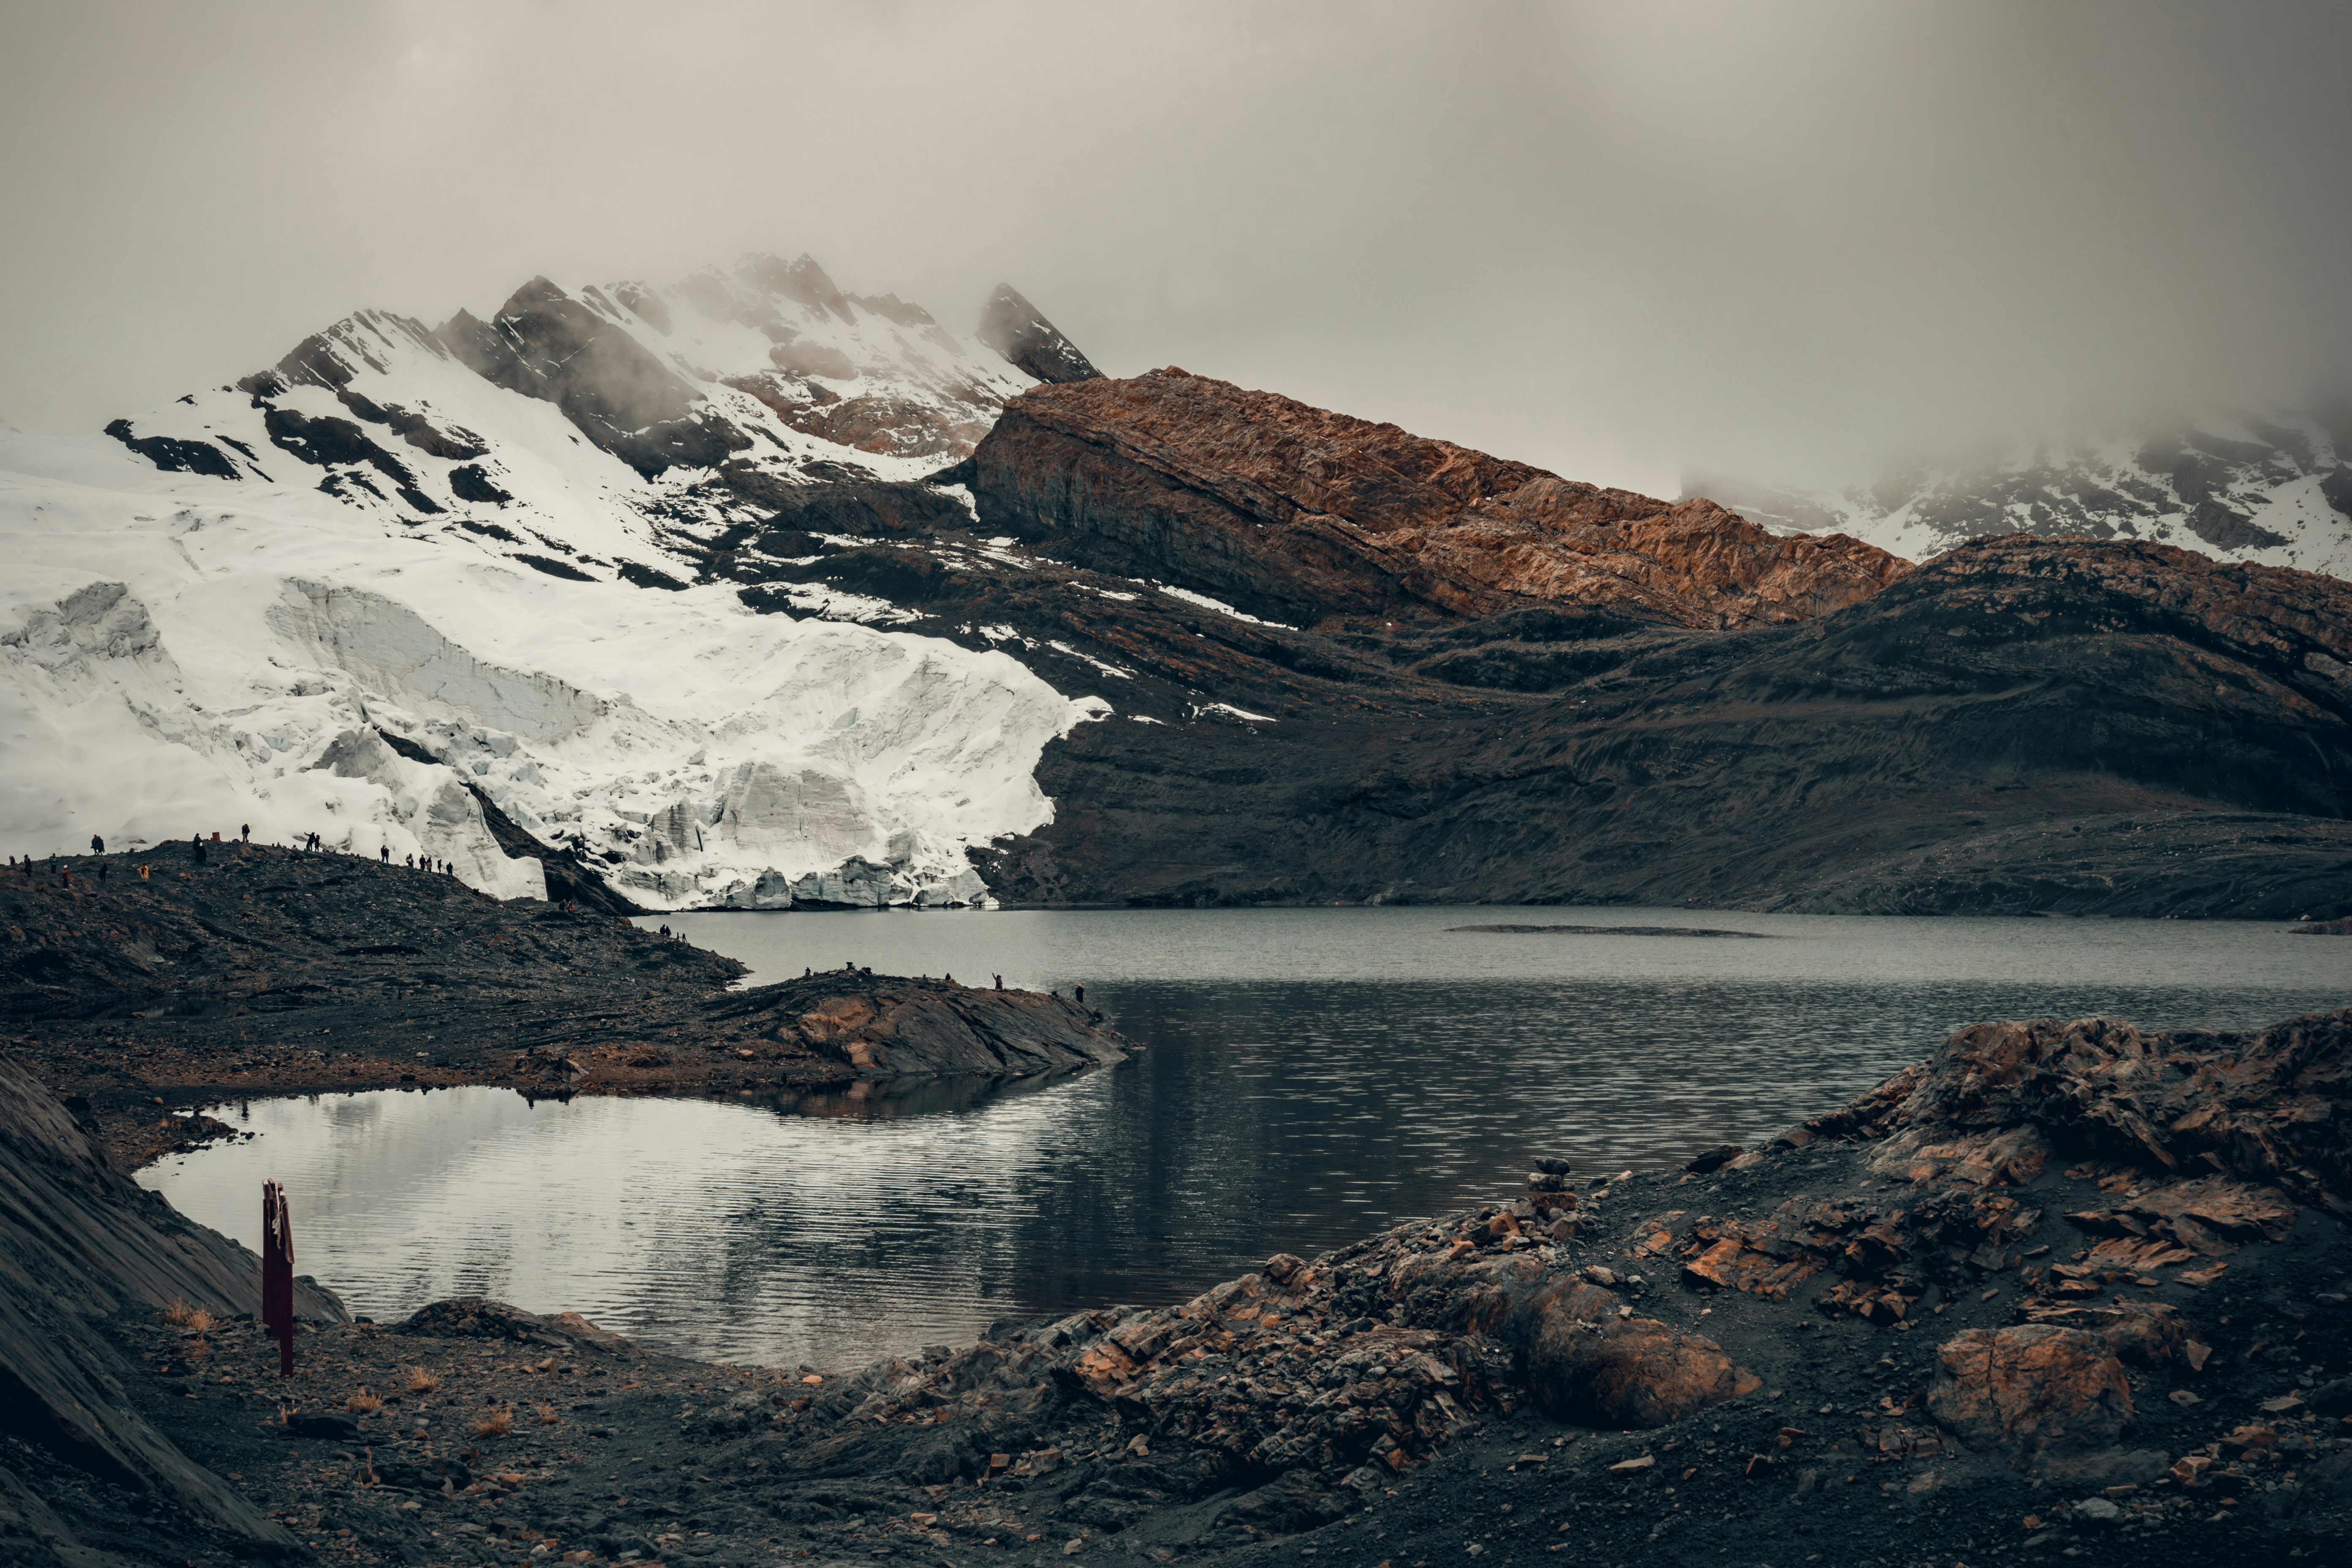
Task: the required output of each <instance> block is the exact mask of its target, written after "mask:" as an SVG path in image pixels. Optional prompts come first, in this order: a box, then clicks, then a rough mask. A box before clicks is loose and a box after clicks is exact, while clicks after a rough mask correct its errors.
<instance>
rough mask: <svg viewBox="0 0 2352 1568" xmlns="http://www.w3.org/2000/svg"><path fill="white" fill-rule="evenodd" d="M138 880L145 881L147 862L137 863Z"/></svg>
mask: <svg viewBox="0 0 2352 1568" xmlns="http://www.w3.org/2000/svg"><path fill="white" fill-rule="evenodd" d="M139 879H140V880H141V881H142V882H143V881H145V880H146V879H147V862H145V861H144V860H142V861H141V862H140V863H139Z"/></svg>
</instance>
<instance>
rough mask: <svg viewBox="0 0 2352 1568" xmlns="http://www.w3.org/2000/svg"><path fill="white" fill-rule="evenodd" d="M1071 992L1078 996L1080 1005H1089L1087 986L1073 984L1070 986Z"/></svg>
mask: <svg viewBox="0 0 2352 1568" xmlns="http://www.w3.org/2000/svg"><path fill="white" fill-rule="evenodd" d="M1070 994H1071V995H1073V996H1075V997H1076V998H1077V999H1078V1005H1079V1006H1081V1007H1083V1006H1085V1005H1087V988H1086V987H1085V986H1083V985H1073V986H1071V987H1070Z"/></svg>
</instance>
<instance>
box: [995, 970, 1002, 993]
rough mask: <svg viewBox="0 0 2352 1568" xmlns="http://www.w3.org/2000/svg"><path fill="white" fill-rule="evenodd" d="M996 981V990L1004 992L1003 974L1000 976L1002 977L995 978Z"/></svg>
mask: <svg viewBox="0 0 2352 1568" xmlns="http://www.w3.org/2000/svg"><path fill="white" fill-rule="evenodd" d="M995 979H996V988H997V989H998V990H999V991H1002V990H1003V989H1004V976H1003V975H1002V974H1000V975H997V976H996V977H995Z"/></svg>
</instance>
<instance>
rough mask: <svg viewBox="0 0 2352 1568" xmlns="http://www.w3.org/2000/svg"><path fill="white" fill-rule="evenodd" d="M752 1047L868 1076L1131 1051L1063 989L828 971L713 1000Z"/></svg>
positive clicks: (714, 1009) (1057, 1061)
mask: <svg viewBox="0 0 2352 1568" xmlns="http://www.w3.org/2000/svg"><path fill="white" fill-rule="evenodd" d="M707 1013H708V1016H709V1019H710V1020H711V1023H712V1025H713V1026H714V1027H724V1028H728V1029H730V1030H731V1031H732V1036H731V1037H733V1038H735V1039H739V1040H741V1041H744V1042H746V1044H747V1045H748V1046H749V1047H751V1048H752V1049H755V1050H756V1049H760V1048H763V1047H765V1046H767V1045H770V1044H773V1043H781V1044H782V1045H784V1046H786V1047H789V1048H791V1049H793V1050H795V1051H803V1052H809V1053H813V1054H814V1055H817V1056H820V1057H824V1058H831V1059H833V1060H835V1061H837V1062H841V1063H844V1064H845V1065H846V1066H847V1067H849V1068H851V1070H852V1071H854V1072H855V1073H856V1075H857V1076H858V1077H860V1078H867V1079H887V1078H933V1077H940V1076H946V1075H953V1076H959V1077H981V1078H1022V1077H1027V1076H1029V1075H1031V1074H1034V1073H1044V1072H1056V1071H1060V1070H1063V1069H1066V1068H1082V1067H1108V1066H1109V1065H1111V1064H1113V1063H1115V1062H1120V1061H1124V1060H1126V1059H1127V1050H1126V1048H1125V1046H1126V1042H1124V1041H1123V1040H1121V1039H1120V1038H1119V1037H1118V1036H1117V1035H1116V1034H1113V1033H1112V1032H1111V1031H1109V1030H1108V1029H1106V1028H1104V1027H1102V1015H1101V1014H1099V1013H1090V1012H1088V1011H1087V1009H1086V1008H1084V1007H1081V1006H1079V1005H1077V1004H1076V1003H1075V1002H1072V1001H1069V1000H1067V999H1066V998H1063V997H1061V996H1058V995H1055V996H1040V995H1038V994H1036V993H1035V992H1034V991H995V990H986V989H982V988H980V987H977V986H970V985H960V984H956V983H955V982H953V981H946V980H941V981H933V980H908V979H907V978H905V977H904V976H900V975H873V974H864V973H857V974H852V973H845V972H841V971H828V972H826V973H821V974H815V975H811V976H809V977H807V978H805V979H801V980H788V981H785V982H783V983H782V984H776V985H761V986H758V987H755V988H754V989H752V990H749V991H744V992H740V993H737V994H731V995H730V996H728V997H726V998H725V999H724V1000H721V1001H718V1002H715V1003H713V1004H712V1005H710V1006H709V1008H708V1009H707Z"/></svg>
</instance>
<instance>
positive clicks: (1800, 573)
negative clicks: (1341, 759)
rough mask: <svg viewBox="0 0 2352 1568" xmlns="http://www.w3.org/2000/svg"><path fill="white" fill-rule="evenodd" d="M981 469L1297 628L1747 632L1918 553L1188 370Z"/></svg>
mask: <svg viewBox="0 0 2352 1568" xmlns="http://www.w3.org/2000/svg"><path fill="white" fill-rule="evenodd" d="M950 475H952V476H954V477H957V478H959V479H962V478H964V477H965V476H968V482H969V483H970V485H971V489H972V493H973V496H974V499H975V500H976V501H977V503H978V505H979V506H980V509H981V516H982V521H990V520H992V519H997V518H1001V519H1003V522H1004V526H1005V527H1006V528H1007V529H1008V530H1009V531H1013V533H1015V534H1016V535H1018V536H1019V537H1021V538H1022V539H1024V541H1026V542H1029V543H1031V544H1034V545H1037V546H1041V547H1044V548H1046V549H1049V550H1052V551H1055V552H1057V553H1061V554H1065V555H1066V556H1067V557H1068V558H1070V559H1071V560H1073V561H1076V562H1077V563H1080V564H1083V565H1088V566H1095V567H1098V568H1101V569H1103V570H1106V571H1117V572H1128V573H1142V574H1150V575H1154V576H1159V575H1165V576H1168V577H1169V578H1170V579H1171V580H1172V581H1178V582H1181V583H1183V584H1186V585H1188V586H1191V587H1192V588H1195V589H1199V590H1202V591H1204V592H1208V593H1213V594H1216V595H1220V596H1222V597H1223V598H1225V599H1228V600H1230V601H1232V602H1233V603H1234V605H1237V606H1239V607H1240V608H1242V609H1244V610H1248V611H1250V612H1252V613H1255V614H1258V615H1262V616H1269V617H1274V616H1280V617H1284V618H1287V619H1292V620H1306V621H1315V620H1319V619H1322V618H1325V617H1328V616H1396V615H1402V616H1407V617H1409V618H1412V619H1419V620H1426V619H1429V618H1431V616H1433V615H1434V616H1439V617H1445V618H1450V617H1457V616H1459V617H1477V616H1492V615H1496V614H1498V613H1501V612H1504V611H1507V610H1511V609H1518V608H1526V607H1531V606H1534V605H1556V604H1591V605H1605V606H1608V607H1609V608H1611V609H1612V610H1614V611H1617V612H1620V613H1622V614H1625V615H1628V616H1634V617H1637V618H1640V619H1643V620H1656V621H1668V622H1675V623H1678V624H1681V625H1685V626H1750V625H1766V624H1771V623H1774V622H1780V621H1792V620H1801V619H1803V618H1805V617H1807V616H1812V615H1818V614H1820V613H1821V612H1822V611H1823V610H1828V609H1834V608H1836V607H1838V606H1839V605H1847V604H1852V603H1853V602H1855V601H1856V600H1859V599H1862V598H1866V597H1868V596H1869V595H1872V594H1874V593H1876V592H1877V591H1878V590H1879V589H1881V588H1883V587H1885V585H1886V584H1888V583H1891V582H1893V581H1895V579H1897V578H1898V577H1900V576H1902V575H1903V574H1904V573H1906V571H1908V570H1909V563H1906V562H1903V561H1899V560H1896V559H1895V558H1894V557H1893V556H1890V555H1888V554H1887V553H1886V552H1884V551H1881V550H1876V549H1874V548H1872V547H1870V546H1868V545H1864V544H1860V543H1857V542H1854V541H1853V540H1849V539H1843V538H1839V537H1835V536H1832V537H1830V538H1827V539H1812V538H1803V539H1779V538H1775V537H1773V536H1772V535H1770V534H1769V533H1767V532H1766V531H1764V530H1762V529H1760V528H1758V527H1756V526H1755V525H1754V524H1752V523H1749V522H1748V521H1746V520H1745V519H1743V518H1740V517H1738V516H1736V515H1735V514H1733V513H1731V512H1728V511H1727V510H1724V509H1723V508H1722V507H1719V506H1717V505H1716V504H1714V503H1713V502H1711V501H1706V500H1691V501H1685V502H1683V503H1682V504H1680V505H1672V504H1669V503H1668V502H1665V501H1661V500H1653V499H1651V498H1650V497H1647V496H1641V495H1635V494H1633V492H1631V491H1628V490H1618V489H1600V488H1598V487H1595V486H1592V485H1587V484H1579V483H1576V482H1574V481H1572V480H1568V479H1560V478H1559V476H1557V475H1554V474H1549V473H1546V472H1544V471H1543V470H1541V469H1539V468H1529V467H1528V466H1527V465H1526V464H1523V463H1513V462H1508V461H1505V460H1503V459H1499V458H1491V457H1488V456H1487V455H1486V454H1485V453H1483V452H1474V451H1471V450H1469V449H1467V448H1465V447H1456V446H1454V444H1453V443H1451V442H1446V441H1433V440H1428V439H1424V438H1423V437H1415V436H1412V435H1409V434H1407V433H1406V432H1404V431H1402V430H1400V429H1398V428H1397V427H1396V426H1392V425H1375V424H1372V423H1370V422H1368V421H1365V420H1361V419H1353V418H1350V417H1349V416H1346V415H1342V414H1334V413H1331V412H1329V411H1328V410H1324V409H1319V408H1313V407H1309V406H1308V405H1305V404H1302V403H1297V402H1294V401H1292V400H1291V399H1289V398H1286V397H1282V396H1278V395H1275V394H1273V393H1266V392H1250V391H1245V390H1244V389H1243V388H1241V387H1238V386H1235V385H1234V384H1232V383H1230V382H1223V381H1217V380H1214V379H1213V378H1210V377H1207V376H1196V375H1193V374H1191V373H1189V372H1186V371H1182V370H1179V369H1175V368H1173V367H1171V368H1169V369H1166V370H1160V371H1154V372H1152V373H1150V374H1146V375H1141V376H1138V377H1135V378H1134V379H1132V380H1129V381H1103V380H1088V381H1083V382H1079V383H1076V384H1071V385H1065V386H1047V387H1040V388H1038V389H1036V390H1034V391H1033V392H1031V393H1029V394H1027V395H1024V396H1022V397H1021V398H1019V399H1018V400H1016V402H1015V403H1014V404H1013V405H1011V406H1010V407H1008V409H1007V410H1006V412H1005V415H1004V416H1003V418H1001V419H1000V420H999V421H998V423H997V426H996V427H995V428H994V429H993V430H992V431H991V433H990V436H989V438H988V439H987V440H986V441H985V442H984V443H983V444H982V448H981V450H980V451H979V452H978V453H976V454H974V456H973V458H972V459H971V461H970V462H969V463H967V464H963V465H960V466H958V467H957V468H953V469H951V470H950Z"/></svg>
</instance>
